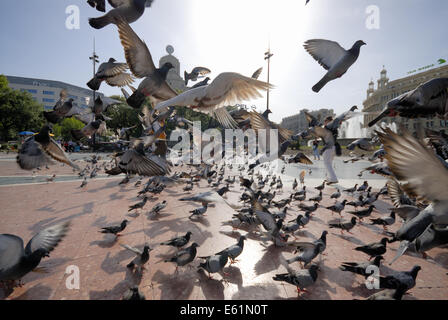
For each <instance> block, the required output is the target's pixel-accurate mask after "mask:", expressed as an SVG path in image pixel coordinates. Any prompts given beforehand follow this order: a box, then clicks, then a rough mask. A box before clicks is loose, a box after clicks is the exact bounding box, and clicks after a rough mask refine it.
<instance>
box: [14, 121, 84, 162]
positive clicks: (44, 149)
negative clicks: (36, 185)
mask: <svg viewBox="0 0 448 320" xmlns="http://www.w3.org/2000/svg"><path fill="white" fill-rule="evenodd" d="M50 132H51V129H50V127H49V126H47V125H45V126H44V127H43V128H42V129H41V130H40V131H39V133H38V134H35V135H34V136H31V137H29V138H28V139H26V140H25V142H24V143H23V144H22V147H21V148H20V150H19V154H18V156H17V163H18V164H19V166H20V168H22V169H24V170H32V169H35V168H38V167H42V166H44V165H48V164H52V163H53V161H52V159H54V160H57V161H59V162H62V163H65V164H68V165H69V166H71V167H73V168H74V169H76V170H80V169H79V167H78V166H77V165H76V164H75V163H73V162H72V161H70V160H69V159H68V157H67V155H66V154H65V152H64V151H63V150H62V148H61V146H59V145H58V143H57V142H56V141H55V140H53V138H51V137H50Z"/></svg>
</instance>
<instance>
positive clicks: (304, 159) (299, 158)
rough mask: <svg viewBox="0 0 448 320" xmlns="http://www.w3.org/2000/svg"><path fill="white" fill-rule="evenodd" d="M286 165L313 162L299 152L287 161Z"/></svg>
mask: <svg viewBox="0 0 448 320" xmlns="http://www.w3.org/2000/svg"><path fill="white" fill-rule="evenodd" d="M288 163H302V164H313V161H311V160H310V159H309V158H308V157H307V156H306V155H305V154H304V153H303V152H299V153H297V154H296V155H295V156H294V157H292V158H290V159H288Z"/></svg>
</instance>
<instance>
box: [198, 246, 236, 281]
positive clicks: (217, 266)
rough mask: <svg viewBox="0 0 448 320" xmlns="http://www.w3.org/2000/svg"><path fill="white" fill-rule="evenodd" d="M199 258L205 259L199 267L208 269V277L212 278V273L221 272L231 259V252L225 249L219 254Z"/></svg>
mask: <svg viewBox="0 0 448 320" xmlns="http://www.w3.org/2000/svg"><path fill="white" fill-rule="evenodd" d="M199 258H201V259H205V262H202V263H200V264H199V267H198V268H202V269H204V270H205V271H207V272H208V277H209V278H210V279H212V277H211V274H212V273H216V272H220V271H221V270H222V269H223V268H224V267H225V266H226V264H227V261H228V260H229V253H228V252H227V251H224V252H223V253H222V254H219V255H213V256H208V257H199Z"/></svg>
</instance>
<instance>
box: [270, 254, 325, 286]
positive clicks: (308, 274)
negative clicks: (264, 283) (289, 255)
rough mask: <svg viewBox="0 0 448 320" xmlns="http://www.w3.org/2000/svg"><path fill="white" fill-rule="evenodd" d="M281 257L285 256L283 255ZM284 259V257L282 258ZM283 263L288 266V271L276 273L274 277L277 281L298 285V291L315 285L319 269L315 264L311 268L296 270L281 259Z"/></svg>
mask: <svg viewBox="0 0 448 320" xmlns="http://www.w3.org/2000/svg"><path fill="white" fill-rule="evenodd" d="M281 258H283V257H282V256H281ZM282 260H284V258H283V259H282ZM281 264H282V265H283V266H284V267H285V268H286V270H287V271H288V273H280V274H276V275H275V276H274V277H272V279H273V280H275V281H284V282H287V283H289V284H292V285H294V286H296V287H297V293H298V294H299V293H301V292H307V290H306V288H308V287H309V286H311V285H313V284H314V283H315V282H316V280H317V270H318V269H319V267H318V266H317V265H315V264H313V265H311V266H310V268H309V269H301V270H297V271H296V270H294V269H292V268H291V267H290V266H289V265H288V263H287V262H286V261H284V262H283V261H281Z"/></svg>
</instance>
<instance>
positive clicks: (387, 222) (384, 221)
mask: <svg viewBox="0 0 448 320" xmlns="http://www.w3.org/2000/svg"><path fill="white" fill-rule="evenodd" d="M370 221H371V225H374V224H379V225H382V226H383V229H384V230H387V226H391V225H393V224H394V223H395V212H394V211H392V212H391V214H390V215H389V216H387V217H380V218H377V219H370Z"/></svg>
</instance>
